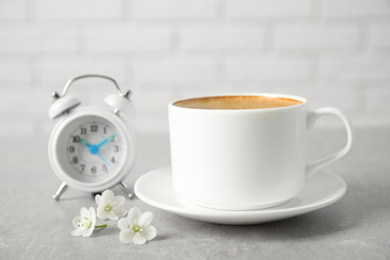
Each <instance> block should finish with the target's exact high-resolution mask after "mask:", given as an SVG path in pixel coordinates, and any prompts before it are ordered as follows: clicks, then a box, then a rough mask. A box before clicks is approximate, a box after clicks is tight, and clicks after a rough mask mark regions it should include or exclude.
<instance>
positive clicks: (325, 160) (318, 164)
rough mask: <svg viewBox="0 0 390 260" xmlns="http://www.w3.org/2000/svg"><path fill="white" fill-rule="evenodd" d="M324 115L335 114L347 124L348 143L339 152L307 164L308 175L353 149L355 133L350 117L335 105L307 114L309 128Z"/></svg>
mask: <svg viewBox="0 0 390 260" xmlns="http://www.w3.org/2000/svg"><path fill="white" fill-rule="evenodd" d="M324 115H335V116H337V117H339V118H340V119H341V121H342V122H343V123H344V125H345V128H346V129H347V144H346V145H345V147H344V148H343V149H342V150H340V151H338V152H337V153H334V154H332V155H329V156H327V157H325V158H322V159H320V160H318V161H315V162H313V163H309V164H307V165H306V176H307V177H308V176H310V175H311V174H312V173H313V172H315V171H317V170H318V169H320V168H322V167H324V166H326V165H328V164H330V163H332V162H335V161H337V160H339V159H341V158H343V157H344V156H345V155H347V154H348V152H349V151H350V150H351V147H352V141H353V135H354V133H353V129H352V125H351V122H350V120H349V118H348V117H347V116H346V115H345V114H344V113H343V112H341V110H340V109H337V108H334V107H322V108H318V109H316V110H314V111H312V112H309V113H308V115H307V128H308V129H311V128H313V126H314V123H315V122H316V121H317V119H318V118H319V117H321V116H324Z"/></svg>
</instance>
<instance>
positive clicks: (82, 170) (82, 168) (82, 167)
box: [80, 164, 85, 172]
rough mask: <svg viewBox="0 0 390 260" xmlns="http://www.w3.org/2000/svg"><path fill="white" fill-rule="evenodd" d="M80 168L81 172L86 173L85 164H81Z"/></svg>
mask: <svg viewBox="0 0 390 260" xmlns="http://www.w3.org/2000/svg"><path fill="white" fill-rule="evenodd" d="M80 166H81V172H84V169H85V164H80Z"/></svg>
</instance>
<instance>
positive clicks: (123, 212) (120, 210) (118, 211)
mask: <svg viewBox="0 0 390 260" xmlns="http://www.w3.org/2000/svg"><path fill="white" fill-rule="evenodd" d="M112 212H113V213H114V214H115V215H117V216H118V217H123V216H124V215H126V213H127V210H126V209H125V208H124V207H120V208H116V209H113V210H112Z"/></svg>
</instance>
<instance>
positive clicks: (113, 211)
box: [95, 190, 126, 220]
mask: <svg viewBox="0 0 390 260" xmlns="http://www.w3.org/2000/svg"><path fill="white" fill-rule="evenodd" d="M95 201H96V203H97V205H98V208H97V216H98V217H99V218H100V219H108V218H109V219H111V220H118V219H119V217H122V216H124V215H126V209H125V208H124V204H125V197H123V196H116V197H115V195H114V193H113V192H112V191H111V190H106V191H105V192H103V194H102V196H100V195H96V197H95Z"/></svg>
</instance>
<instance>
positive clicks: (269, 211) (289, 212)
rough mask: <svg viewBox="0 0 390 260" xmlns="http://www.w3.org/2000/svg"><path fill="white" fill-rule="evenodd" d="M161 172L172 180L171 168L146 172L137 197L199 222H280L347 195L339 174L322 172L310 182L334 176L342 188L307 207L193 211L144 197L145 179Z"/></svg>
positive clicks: (200, 208) (136, 191)
mask: <svg viewBox="0 0 390 260" xmlns="http://www.w3.org/2000/svg"><path fill="white" fill-rule="evenodd" d="M161 171H169V174H167V176H169V175H170V176H169V177H170V178H171V176H172V175H171V167H170V166H166V167H161V168H157V169H154V170H151V171H148V172H146V173H145V174H143V175H142V176H140V177H139V178H138V179H137V180H136V182H135V184H134V192H135V194H136V196H137V197H138V198H139V199H140V200H142V201H143V202H145V203H147V204H149V205H151V206H153V207H156V208H158V209H161V210H165V211H168V212H171V213H173V214H177V215H181V216H185V217H188V218H193V219H197V220H199V217H201V218H204V217H208V216H209V217H216V216H220V217H223V218H232V217H233V218H234V217H243V216H245V217H254V216H260V215H261V217H268V216H272V215H274V214H278V216H276V217H275V219H278V220H280V219H284V218H289V217H294V216H297V215H302V214H306V213H309V212H312V211H315V210H318V209H321V208H324V207H327V206H329V205H331V204H333V203H335V202H337V201H338V200H340V199H341V198H342V197H343V196H344V195H345V193H346V191H347V184H346V182H345V181H344V179H342V178H341V177H340V176H338V175H337V174H335V173H333V172H331V171H322V172H319V173H316V174H313V175H312V176H310V177H309V178H308V180H309V179H311V178H315V177H316V175H317V174H327V175H328V176H332V178H337V179H338V181H340V182H341V184H342V187H340V189H338V190H337V191H334V192H332V193H331V194H327V195H326V196H324V198H322V199H320V200H316V201H313V202H311V203H309V204H307V205H303V206H297V207H290V208H282V209H278V208H275V207H274V208H265V209H254V210H221V209H213V208H207V207H202V206H199V205H197V206H198V207H199V209H191V208H187V207H182V206H180V205H172V204H164V203H160V202H156V201H154V200H152V199H149V198H148V197H147V196H144V195H143V194H142V192H141V191H140V188H139V186H140V185H141V184H142V182H143V181H144V179H145V178H148V177H150V176H151V175H153V174H155V173H156V172H161ZM163 189H164V188H163ZM174 194H175V197H173V198H175V199H184V198H181V197H180V196H179V195H178V194H176V193H174ZM297 196H299V194H298V195H297ZM184 200H185V199H184ZM188 203H190V204H191V202H189V201H188ZM194 205H196V204H194ZM279 206H281V205H279ZM276 207H277V206H276ZM202 221H205V222H210V223H224V221H220V222H214V221H206V220H202ZM271 221H272V220H270V221H265V222H271ZM243 222H248V221H243ZM249 222H253V223H264V222H262V221H260V222H256V221H249Z"/></svg>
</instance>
